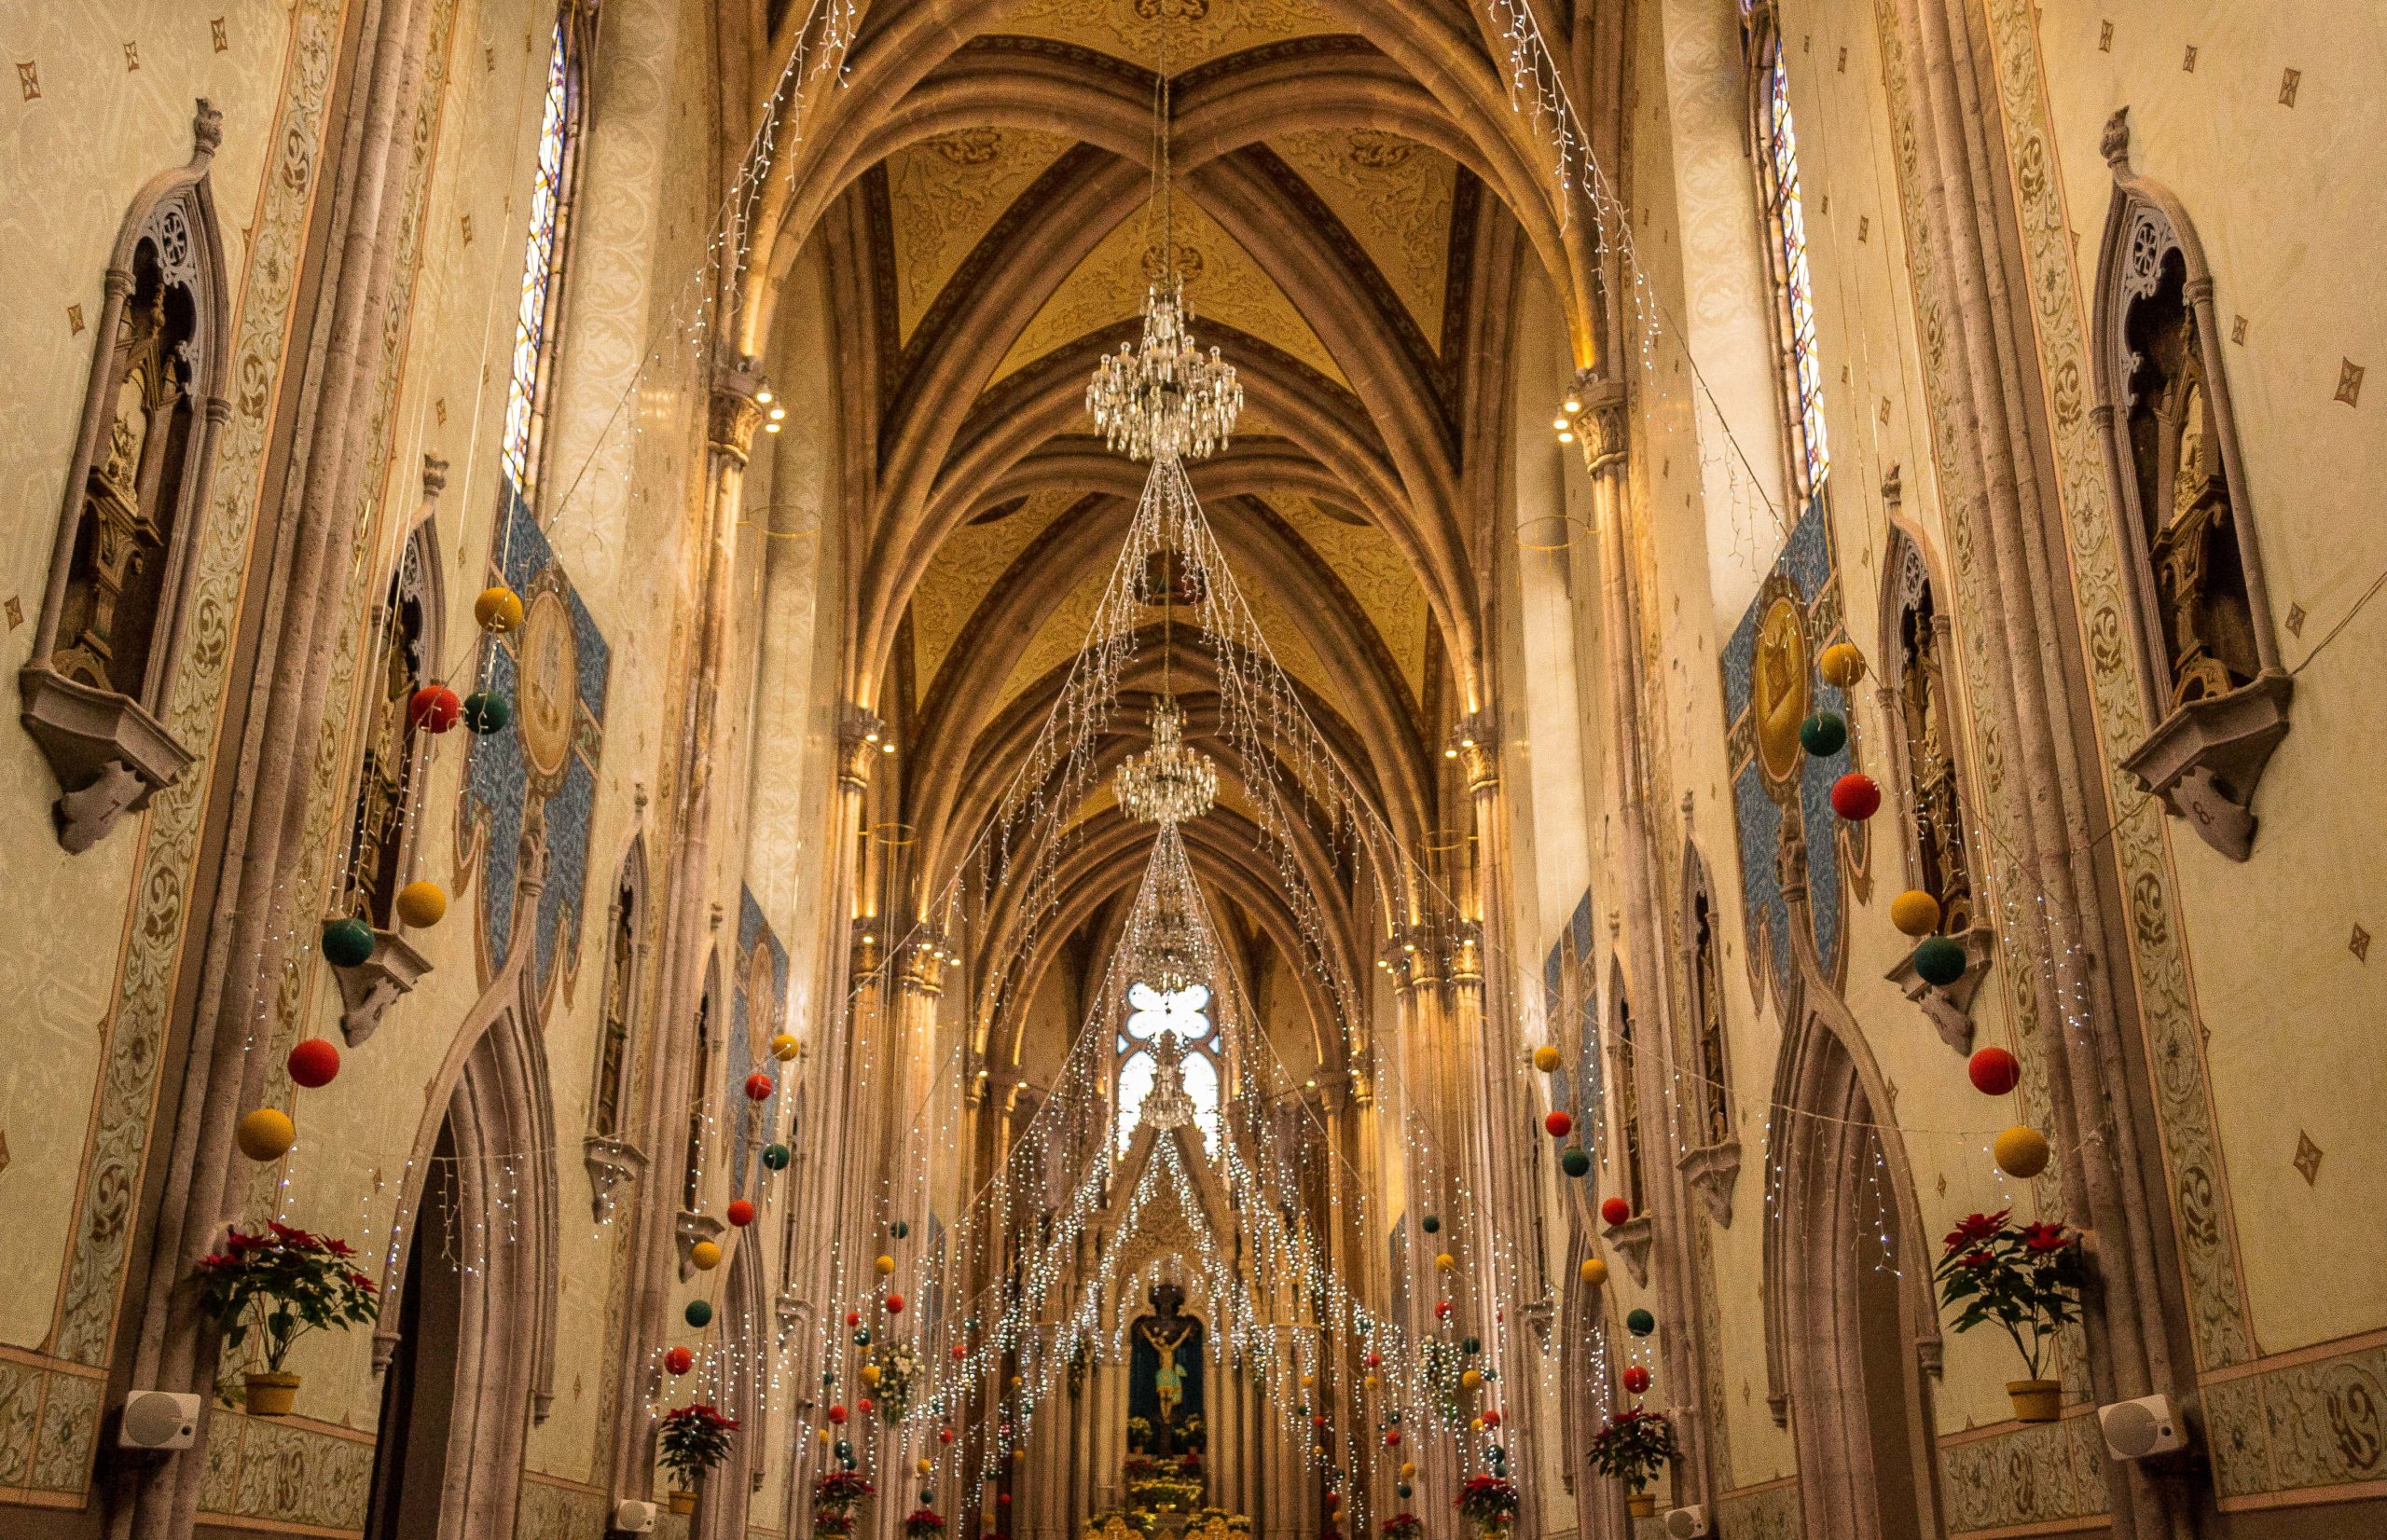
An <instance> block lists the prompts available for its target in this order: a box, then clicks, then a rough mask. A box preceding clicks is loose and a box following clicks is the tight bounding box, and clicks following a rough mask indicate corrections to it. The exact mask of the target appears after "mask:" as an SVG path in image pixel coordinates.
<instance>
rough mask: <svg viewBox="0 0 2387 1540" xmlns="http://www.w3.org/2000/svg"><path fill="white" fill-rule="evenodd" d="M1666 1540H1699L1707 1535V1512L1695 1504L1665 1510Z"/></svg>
mask: <svg viewBox="0 0 2387 1540" xmlns="http://www.w3.org/2000/svg"><path fill="white" fill-rule="evenodd" d="M1665 1522H1666V1540H1700V1537H1701V1536H1702V1535H1704V1534H1705V1533H1707V1510H1706V1509H1705V1508H1704V1507H1703V1506H1700V1505H1699V1504H1697V1503H1693V1504H1692V1505H1691V1506H1689V1507H1687V1508H1668V1509H1667V1510H1666V1519H1665Z"/></svg>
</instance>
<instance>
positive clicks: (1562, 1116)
mask: <svg viewBox="0 0 2387 1540" xmlns="http://www.w3.org/2000/svg"><path fill="white" fill-rule="evenodd" d="M1541 1126H1542V1131H1543V1132H1544V1133H1546V1134H1549V1135H1550V1136H1551V1137H1552V1138H1553V1139H1563V1138H1565V1137H1566V1135H1567V1134H1572V1133H1574V1132H1575V1120H1574V1119H1573V1118H1571V1117H1569V1116H1567V1114H1566V1109H1565V1108H1563V1107H1561V1108H1558V1109H1555V1110H1553V1111H1552V1113H1551V1114H1550V1116H1549V1117H1547V1118H1544V1119H1543V1120H1542V1121H1541Z"/></svg>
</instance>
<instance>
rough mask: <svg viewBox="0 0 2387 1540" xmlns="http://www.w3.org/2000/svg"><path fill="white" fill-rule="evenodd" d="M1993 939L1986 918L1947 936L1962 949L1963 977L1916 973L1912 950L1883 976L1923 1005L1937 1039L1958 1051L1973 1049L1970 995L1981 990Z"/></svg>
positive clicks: (1909, 997)
mask: <svg viewBox="0 0 2387 1540" xmlns="http://www.w3.org/2000/svg"><path fill="white" fill-rule="evenodd" d="M1994 939H1995V938H1994V936H1993V934H1992V932H1991V930H1990V928H1989V922H1988V921H1986V920H1976V921H1974V922H1973V925H1972V928H1970V929H1968V930H1966V931H1964V932H1963V933H1962V934H1960V935H1955V936H1951V937H1950V938H1949V940H1951V941H1952V942H1958V943H1959V944H1961V945H1962V946H1963V947H1964V949H1965V972H1964V977H1962V978H1960V979H1958V980H1957V981H1956V982H1955V983H1951V984H1936V983H1930V982H1928V981H1927V980H1925V978H1924V977H1923V976H1922V975H1921V974H1918V973H1917V972H1915V970H1914V954H1913V953H1911V952H1908V953H1905V954H1903V955H1901V956H1899V958H1898V960H1897V964H1896V965H1895V966H1893V967H1892V968H1891V969H1890V970H1889V971H1888V972H1887V973H1884V974H1883V975H1882V976H1883V978H1885V979H1887V980H1889V981H1890V982H1891V983H1894V984H1897V986H1898V988H1899V989H1900V990H1901V991H1903V992H1904V993H1905V995H1906V997H1907V998H1908V999H1910V1000H1912V1001H1913V1002H1914V1003H1915V1004H1917V1005H1919V1006H1921V1007H1922V1008H1923V1013H1924V1014H1925V1016H1928V1017H1930V1018H1931V1024H1932V1025H1933V1026H1934V1027H1936V1028H1938V1029H1939V1040H1940V1041H1941V1042H1944V1043H1946V1044H1947V1045H1948V1046H1949V1047H1950V1048H1952V1049H1954V1050H1955V1051H1956V1052H1959V1053H1967V1054H1968V1053H1970V1052H1972V1051H1973V997H1974V996H1975V995H1977V994H1979V993H1980V981H1981V975H1982V974H1984V973H1986V972H1988V971H1989V954H1990V948H1991V946H1992V944H1993V942H1994Z"/></svg>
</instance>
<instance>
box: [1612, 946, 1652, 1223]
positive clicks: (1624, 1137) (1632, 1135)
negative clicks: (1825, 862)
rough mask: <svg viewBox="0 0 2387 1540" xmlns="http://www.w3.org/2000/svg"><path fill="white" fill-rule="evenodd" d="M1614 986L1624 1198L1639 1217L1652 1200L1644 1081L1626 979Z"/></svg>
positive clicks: (1617, 1086)
mask: <svg viewBox="0 0 2387 1540" xmlns="http://www.w3.org/2000/svg"><path fill="white" fill-rule="evenodd" d="M1612 984H1613V987H1612V990H1611V993H1612V995H1613V997H1614V999H1615V1010H1616V1121H1617V1141H1618V1143H1619V1144H1621V1145H1622V1146H1623V1149H1622V1159H1623V1162H1624V1172H1623V1182H1624V1191H1623V1194H1622V1196H1623V1198H1624V1201H1625V1202H1626V1203H1629V1204H1630V1205H1632V1208H1633V1213H1634V1215H1635V1217H1639V1216H1640V1215H1642V1214H1644V1213H1646V1212H1647V1211H1648V1209H1649V1182H1648V1180H1647V1178H1646V1177H1645V1176H1644V1174H1643V1169H1642V1163H1641V1162H1642V1156H1641V1148H1642V1145H1641V1079H1640V1077H1639V1075H1637V1074H1636V1073H1635V1058H1636V1056H1637V1055H1638V1053H1639V1052H1640V1048H1639V1045H1638V1044H1637V1043H1636V1042H1635V1038H1634V1031H1633V1001H1632V999H1631V998H1630V997H1627V996H1626V994H1625V992H1624V979H1623V976H1622V975H1621V974H1619V975H1616V976H1615V977H1614V979H1613V981H1612Z"/></svg>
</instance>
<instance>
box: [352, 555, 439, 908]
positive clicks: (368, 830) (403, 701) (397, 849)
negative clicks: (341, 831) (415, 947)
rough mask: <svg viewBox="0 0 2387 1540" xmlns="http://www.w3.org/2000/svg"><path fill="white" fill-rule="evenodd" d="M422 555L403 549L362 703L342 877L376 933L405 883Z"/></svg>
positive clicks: (418, 666)
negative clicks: (373, 678) (410, 711)
mask: <svg viewBox="0 0 2387 1540" xmlns="http://www.w3.org/2000/svg"><path fill="white" fill-rule="evenodd" d="M424 598H425V596H424V589H423V571H422V553H421V546H420V545H419V543H416V542H414V541H408V542H407V548H406V553H405V555H404V556H403V557H400V559H399V563H398V571H397V575H396V576H395V577H393V578H392V579H391V581H390V595H389V601H388V603H387V605H386V606H385V607H384V609H383V611H382V612H381V619H380V643H381V645H380V649H379V652H380V659H379V663H380V667H379V670H378V673H379V689H377V690H375V691H374V692H373V693H372V695H371V697H370V698H369V699H368V700H367V702H366V712H367V713H368V714H367V716H366V724H365V753H364V757H363V760H362V762H361V763H359V765H358V766H357V777H356V813H355V819H354V828H353V830H352V832H351V835H350V852H349V871H350V872H351V873H352V874H353V879H352V880H353V881H354V883H355V891H356V896H357V898H358V899H359V900H361V901H363V905H364V911H365V916H366V919H368V920H369V921H371V922H372V924H373V926H374V928H376V929H380V930H387V929H389V928H391V927H392V925H393V923H394V920H393V914H392V910H393V907H394V905H395V903H396V901H397V896H398V888H399V887H400V886H402V884H403V883H404V881H405V874H406V873H405V868H404V862H403V851H404V847H405V836H406V819H407V806H408V796H407V792H408V789H409V787H410V786H411V784H412V782H413V778H414V760H415V749H416V747H417V742H418V740H417V737H416V734H415V728H414V724H413V722H412V721H411V720H410V718H409V717H408V715H407V704H408V702H410V701H411V700H412V699H413V697H414V691H415V687H416V685H417V684H418V683H420V682H421V679H422V674H423V657H422V641H423V621H424V608H425V604H424Z"/></svg>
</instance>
